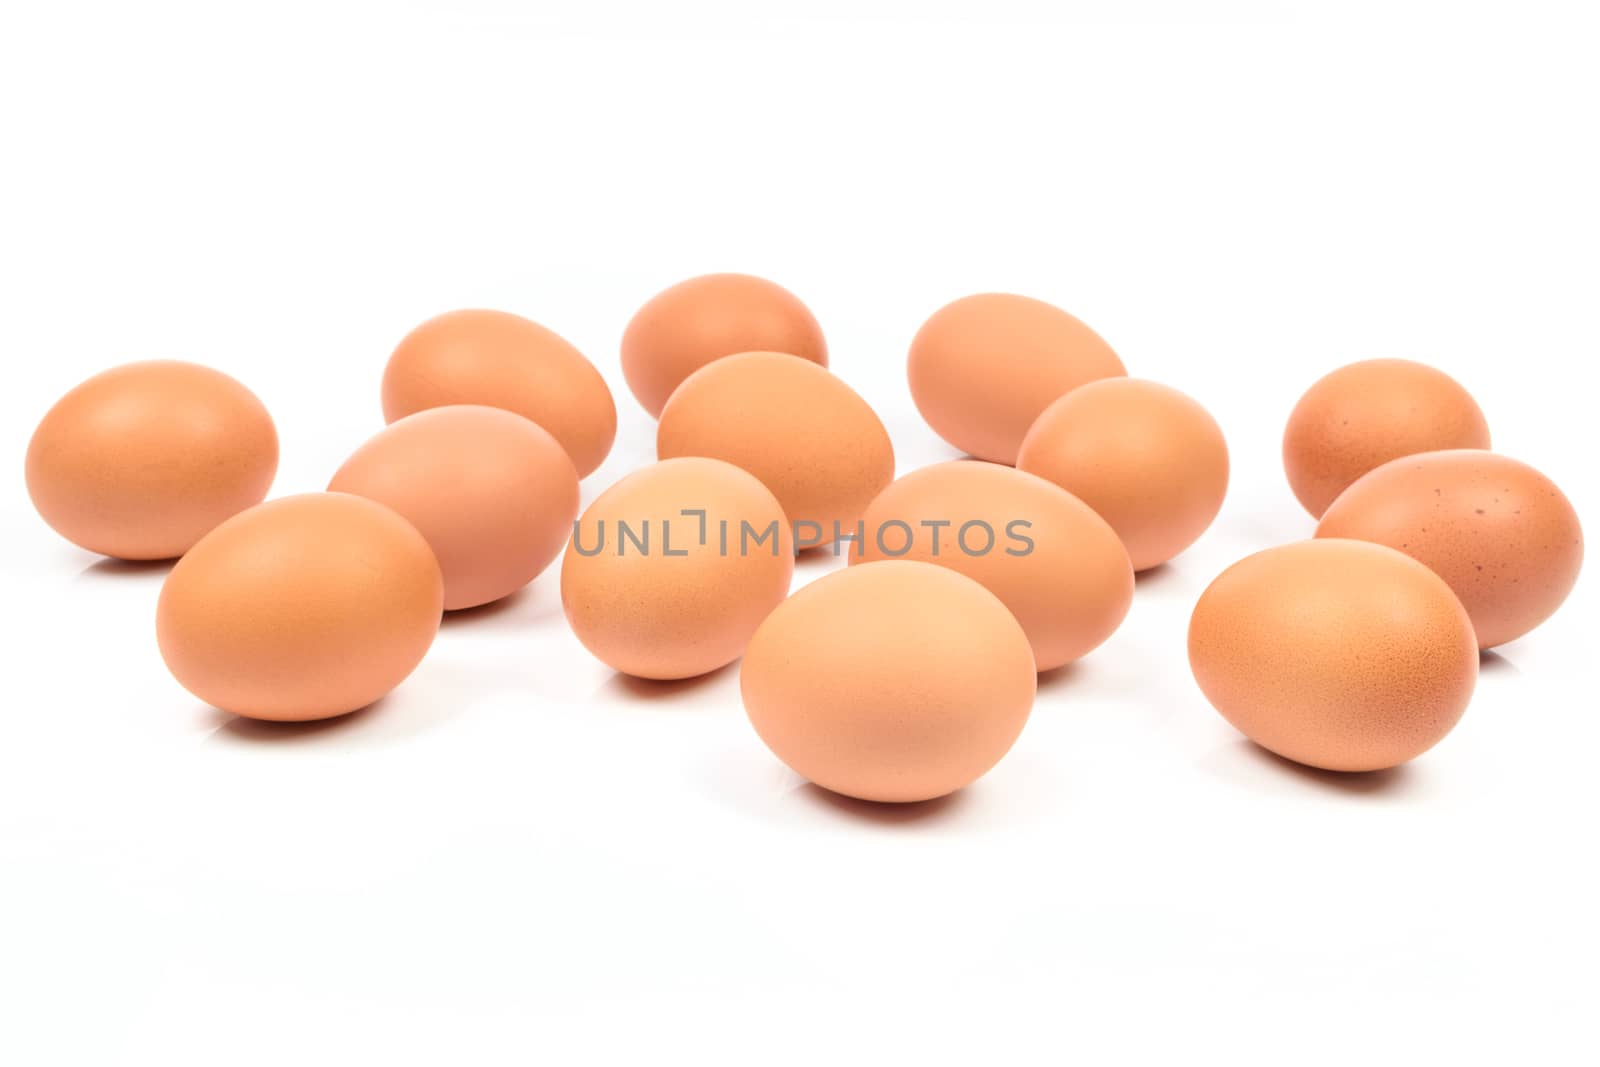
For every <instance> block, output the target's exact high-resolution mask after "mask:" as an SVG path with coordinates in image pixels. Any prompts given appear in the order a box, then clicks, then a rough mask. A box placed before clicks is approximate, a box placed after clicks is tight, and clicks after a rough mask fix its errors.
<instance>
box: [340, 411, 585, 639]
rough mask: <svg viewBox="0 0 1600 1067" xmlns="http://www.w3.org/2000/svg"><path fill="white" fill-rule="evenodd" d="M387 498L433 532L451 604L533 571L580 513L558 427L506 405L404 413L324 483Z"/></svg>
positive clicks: (482, 596)
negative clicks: (551, 429)
mask: <svg viewBox="0 0 1600 1067" xmlns="http://www.w3.org/2000/svg"><path fill="white" fill-rule="evenodd" d="M328 489H329V490H330V491H334V492H341V493H355V494H356V495H357V496H364V497H368V498H370V499H372V500H376V501H378V503H380V504H384V505H386V506H388V507H390V508H392V509H393V510H394V511H396V512H398V513H399V514H400V516H401V517H402V518H404V519H406V520H407V521H408V522H410V523H411V524H412V525H413V526H415V527H416V528H417V529H418V530H419V531H420V532H421V533H422V536H423V537H424V538H426V539H427V541H428V545H429V547H431V548H432V549H433V554H434V555H435V556H436V557H437V558H438V560H439V568H440V570H441V571H442V572H443V574H444V606H445V610H447V611H454V610H456V609H458V608H470V607H475V606H477V605H479V604H487V603H489V602H490V601H492V600H499V599H500V598H501V597H503V596H507V595H509V594H511V593H514V592H516V591H517V590H518V589H521V588H522V587H523V586H525V585H527V584H528V583H529V582H531V581H533V579H534V578H535V577H537V576H538V575H539V573H540V572H541V571H543V570H544V569H545V568H546V567H547V566H549V565H550V563H551V561H553V560H554V559H555V558H556V556H558V555H560V553H561V549H562V547H563V546H564V545H565V544H566V543H567V537H568V536H569V535H570V534H571V533H572V520H573V519H575V518H577V517H578V472H577V471H576V470H574V469H573V466H572V460H571V459H570V458H568V456H567V453H566V451H565V450H563V449H562V447H561V445H560V443H559V442H557V441H556V439H555V438H554V437H551V436H550V434H548V433H546V432H545V431H544V429H542V428H541V427H539V426H538V425H536V424H534V423H532V422H529V421H528V420H527V419H525V418H523V417H522V416H521V415H516V414H513V413H511V412H509V411H505V410H503V409H501V408H491V407H482V406H479V405H472V404H453V405H450V406H448V407H439V408H429V409H428V410H426V411H419V412H417V413H416V414H415V415H407V416H406V417H405V418H403V419H400V420H399V421H398V422H395V423H393V424H391V425H390V426H389V427H388V428H387V429H385V430H383V431H382V432H380V433H379V434H378V435H377V436H375V437H373V438H372V439H371V440H370V441H368V442H367V443H366V444H364V445H362V446H361V448H360V449H358V450H357V451H356V452H355V454H354V455H352V456H351V457H350V458H349V459H348V460H346V461H345V464H344V466H342V467H340V468H339V471H338V473H337V474H335V475H334V476H333V481H331V482H329V483H328Z"/></svg>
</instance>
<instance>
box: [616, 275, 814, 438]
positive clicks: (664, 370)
mask: <svg viewBox="0 0 1600 1067" xmlns="http://www.w3.org/2000/svg"><path fill="white" fill-rule="evenodd" d="M739 352H785V353H787V354H789V355H791V356H798V357H800V358H801V359H804V360H808V361H810V362H812V363H815V364H817V365H818V366H822V367H826V366H827V365H828V345H827V342H826V341H824V340H823V338H822V327H821V326H819V325H818V324H817V320H816V318H815V317H814V316H813V315H812V314H811V311H810V310H809V309H808V308H807V307H806V306H805V305H804V304H802V303H801V302H800V298H799V297H797V296H795V295H794V294H793V293H791V292H789V290H787V289H785V288H784V287H783V286H781V285H777V284H776V283H774V282H769V281H767V280H766V279H765V278H757V277H754V276H752V275H749V274H702V275H700V276H699V277H697V278H690V279H688V280H687V281H682V282H679V283H678V284H677V285H674V286H672V287H671V288H669V289H665V290H663V291H662V292H660V293H657V294H656V295H655V296H653V297H651V298H650V300H649V301H648V302H647V303H646V304H645V305H644V307H642V308H640V309H639V310H638V311H637V312H636V313H635V314H634V316H633V319H632V320H631V321H629V323H628V328H627V330H626V331H624V333H623V335H622V374H623V377H624V378H626V379H627V381H628V388H630V389H632V390H633V395H634V396H636V397H638V398H639V403H640V404H642V405H644V409H645V410H646V411H648V412H649V413H650V414H652V415H660V414H661V409H662V408H664V407H665V406H666V404H667V398H668V397H669V396H671V395H672V391H673V390H674V389H676V388H677V387H678V383H680V382H682V381H683V380H684V379H685V378H687V377H689V375H691V374H693V373H694V372H695V371H697V370H699V369H700V368H701V367H703V366H705V365H706V364H707V363H710V362H711V361H712V360H714V359H721V358H722V357H723V356H731V355H735V354H736V353H739Z"/></svg>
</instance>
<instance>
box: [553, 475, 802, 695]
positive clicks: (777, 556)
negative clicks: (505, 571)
mask: <svg viewBox="0 0 1600 1067" xmlns="http://www.w3.org/2000/svg"><path fill="white" fill-rule="evenodd" d="M695 512H702V513H703V514H695ZM624 526H626V528H627V530H629V531H631V536H630V535H629V534H628V533H626V532H624ZM793 575H794V541H793V537H792V535H791V533H790V530H789V527H788V522H787V520H786V519H785V518H784V514H783V509H782V508H781V507H779V506H778V501H777V498H776V497H774V496H773V495H772V493H771V492H770V491H769V490H768V489H767V487H766V486H764V485H762V484H761V482H760V481H758V480H757V479H756V477H755V476H754V475H752V474H750V473H748V472H747V471H743V470H740V469H739V468H738V467H735V466H734V465H733V464H731V463H724V462H723V461H722V460H719V459H705V458H701V457H688V458H682V459H669V460H663V461H662V462H660V463H656V464H654V465H652V466H649V467H645V468H643V469H641V470H638V471H635V472H634V473H632V474H630V475H628V476H627V477H626V478H623V479H622V480H621V481H619V482H617V483H616V484H615V485H613V486H612V487H611V488H609V489H607V490H606V491H605V492H604V493H601V494H600V496H599V497H598V498H596V500H595V501H594V503H592V504H590V505H589V507H588V509H587V510H585V511H584V513H583V515H582V516H581V517H580V518H579V520H578V525H577V527H576V528H575V530H574V533H573V538H572V541H571V542H570V543H569V544H568V545H567V552H566V556H565V557H564V558H563V560H562V564H561V603H562V607H563V608H564V609H565V610H566V613H567V621H568V622H570V623H571V624H572V630H573V633H575V634H576V635H577V636H578V640H579V641H581V642H582V643H583V645H584V647H585V648H587V649H588V650H589V651H590V652H592V653H593V654H594V656H595V658H597V659H599V660H600V661H601V662H602V663H605V664H607V665H608V666H610V667H611V668H613V669H614V670H618V671H621V672H622V673H624V674H631V675H634V676H636V677H639V678H654V679H669V678H690V677H694V676H695V675H699V674H705V673H707V672H708V671H714V670H716V669H717V668H718V667H724V666H726V665H727V664H729V663H732V662H733V661H734V660H736V659H738V658H739V656H740V655H741V654H742V653H743V652H744V647H745V644H746V643H747V642H749V640H750V635H751V634H752V633H754V632H755V629H756V627H757V626H758V625H760V623H761V620H762V619H764V618H766V617H767V613H768V612H770V611H771V610H772V609H773V608H774V607H776V606H777V605H778V604H779V603H780V602H781V601H782V600H783V598H784V596H785V595H787V594H788V591H789V581H790V579H791V578H792V577H793Z"/></svg>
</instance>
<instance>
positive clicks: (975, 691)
mask: <svg viewBox="0 0 1600 1067" xmlns="http://www.w3.org/2000/svg"><path fill="white" fill-rule="evenodd" d="M739 684H740V688H741V689H742V691H743V693H744V706H745V710H746V712H748V713H749V715H750V722H751V724H752V725H753V726H754V727H755V729H756V733H758V734H759V735H761V740H763V741H765V742H766V744H767V747H768V748H770V749H772V752H773V754H774V755H776V756H777V757H778V758H779V759H780V760H782V761H783V762H784V763H786V764H788V765H789V766H790V767H791V768H792V769H793V770H794V771H795V772H796V773H797V774H799V775H801V776H802V777H804V778H808V779H810V780H811V781H812V782H815V783H816V784H817V785H820V786H822V787H823V788H824V789H831V790H833V791H834V792H835V793H843V794H844V795H846V796H851V797H858V798H860V799H862V800H878V801H892V802H908V801H918V800H931V799H932V798H934V797H940V796H944V795H945V794H947V793H953V792H955V791H956V790H957V789H960V788H962V787H963V786H966V785H968V784H970V783H972V782H974V781H976V780H977V779H978V778H979V777H981V776H982V775H983V774H984V773H986V772H987V771H988V770H989V769H990V768H991V767H993V766H994V765H995V764H996V763H998V762H999V761H1000V758H1001V757H1002V756H1004V755H1005V754H1006V752H1008V751H1009V750H1010V748H1011V745H1012V743H1013V742H1015V741H1016V739H1017V735H1018V734H1020V733H1021V732H1022V727H1023V725H1024V724H1025V723H1026V722H1027V721H1028V712H1029V711H1030V710H1031V709H1032V707H1033V696H1034V689H1035V675H1034V669H1033V653H1032V652H1031V651H1030V650H1029V648H1028V638H1027V636H1026V635H1025V634H1024V633H1023V632H1022V628H1021V627H1020V626H1019V625H1018V624H1017V620H1016V619H1014V618H1013V617H1012V615H1011V612H1009V611H1007V610H1006V607H1005V605H1004V604H1002V603H1000V601H999V600H998V599H996V598H995V596H994V594H993V593H990V592H989V591H988V590H986V589H984V588H983V587H982V586H981V585H979V584H978V583H977V582H974V581H972V580H971V579H970V578H967V577H964V576H963V575H960V574H957V573H956V572H955V571H952V570H948V569H946V568H944V567H937V566H934V565H933V564H930V563H918V562H912V561H909V560H885V561H880V562H877V563H867V564H863V565H861V566H859V567H851V568H849V569H848V570H844V571H837V572H835V573H833V574H830V575H828V576H827V577H825V578H820V579H818V580H817V581H815V582H813V583H811V584H810V585H808V586H806V587H804V588H803V589H801V590H800V591H799V592H797V593H795V595H794V596H792V597H790V598H789V599H788V600H787V601H785V602H784V603H783V604H782V606H780V607H779V608H778V609H777V610H776V611H774V612H773V613H772V614H771V616H769V617H768V618H767V621H766V622H764V623H762V624H761V628H760V629H759V630H757V631H756V635H755V637H754V638H752V639H751V641H750V649H749V651H748V652H746V653H745V660H744V666H743V668H742V669H741V672H740V676H739Z"/></svg>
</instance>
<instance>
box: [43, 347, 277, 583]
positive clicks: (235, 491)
mask: <svg viewBox="0 0 1600 1067" xmlns="http://www.w3.org/2000/svg"><path fill="white" fill-rule="evenodd" d="M277 471H278V434H277V431H276V430H275V429H274V428H273V425H272V417H271V416H270V415H268V414H267V409H266V408H265V407H263V406H262V404H261V401H260V400H257V399H256V396H255V394H254V393H252V392H250V390H248V389H246V388H245V387H244V386H242V385H240V384H239V383H238V382H236V381H234V380H233V379H232V378H230V377H228V376H227V375H226V374H223V373H222V372H221V371H215V370H212V369H211V368H210V367H202V366H199V365H198V364H194V363H182V362H178V361H175V360H152V361H149V362H144V363H128V364H125V365H124V366H121V367H114V368H112V369H111V370H108V371H103V372H102V373H100V374H97V375H95V376H94V377H93V378H90V379H89V380H88V381H86V382H84V383H82V384H81V385H79V386H77V387H76V388H74V389H73V390H72V391H71V392H69V393H67V395H66V396H64V397H62V398H61V399H60V400H59V401H57V402H56V404H55V406H54V407H52V408H51V409H50V410H49V412H47V413H46V414H45V417H44V419H43V421H41V422H40V423H39V427H38V429H37V430H35V431H34V434H33V439H32V440H31V441H30V442H29V443H28V459H27V481H28V494H29V496H31V497H32V498H33V505H34V507H36V508H37V509H38V510H39V514H40V516H42V517H43V518H44V521H45V522H47V523H49V524H50V526H51V528H53V529H54V530H55V531H56V532H57V533H59V534H60V535H61V536H63V537H65V538H66V539H67V540H69V541H71V542H73V543H74V544H76V545H79V546H81V547H83V548H86V549H88V550H89V551H90V552H99V553H101V554H103V555H107V556H114V557H116V558H118V559H171V558H173V557H174V556H181V555H183V553H185V552H187V551H188V550H189V547H190V546H191V545H193V544H194V543H195V542H196V541H198V540H200V538H201V537H203V536H205V535H206V534H207V533H208V532H210V531H211V529H212V528H214V527H215V526H216V525H217V524H218V523H220V522H222V521H223V520H224V519H226V518H229V517H230V516H232V515H235V514H237V513H238V512H240V511H243V510H244V509H245V508H248V507H250V506H251V505H253V504H259V503H260V502H261V500H262V499H263V498H264V497H265V496H266V495H267V490H268V489H270V488H271V487H272V479H273V476H274V475H275V474H276V473H277Z"/></svg>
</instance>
